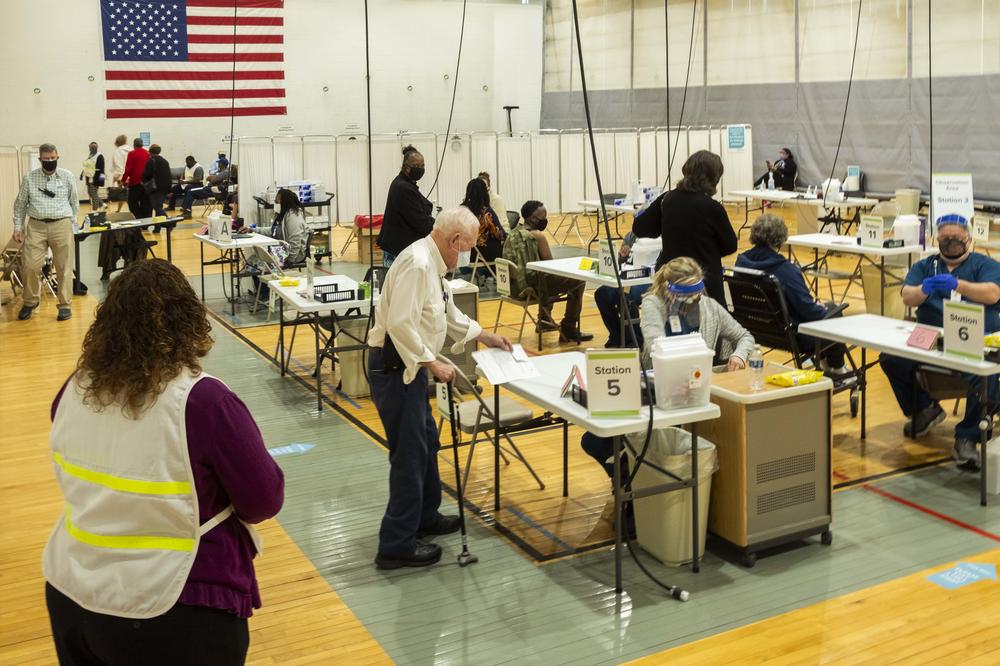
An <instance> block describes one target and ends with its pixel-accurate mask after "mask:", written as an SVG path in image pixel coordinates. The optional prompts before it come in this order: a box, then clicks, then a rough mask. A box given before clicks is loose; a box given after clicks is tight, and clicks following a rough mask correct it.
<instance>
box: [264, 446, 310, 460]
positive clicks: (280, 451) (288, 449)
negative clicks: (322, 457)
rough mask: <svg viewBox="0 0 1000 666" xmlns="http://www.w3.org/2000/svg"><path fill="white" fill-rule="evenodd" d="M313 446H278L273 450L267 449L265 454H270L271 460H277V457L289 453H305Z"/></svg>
mask: <svg viewBox="0 0 1000 666" xmlns="http://www.w3.org/2000/svg"><path fill="white" fill-rule="evenodd" d="M315 446H316V445H315V444H288V445H286V446H279V447H277V448H275V449H268V450H267V452H268V453H270V454H271V457H272V458H277V457H278V456H285V455H288V454H289V453H305V452H306V451H308V450H309V449H311V448H313V447H315Z"/></svg>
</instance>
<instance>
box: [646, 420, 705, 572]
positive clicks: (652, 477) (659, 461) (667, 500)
mask: <svg viewBox="0 0 1000 666" xmlns="http://www.w3.org/2000/svg"><path fill="white" fill-rule="evenodd" d="M645 438H646V433H645V432H642V433H636V434H633V435H628V440H629V442H630V443H631V444H632V447H633V448H635V451H636V453H639V452H641V451H642V444H643V442H644V441H645ZM646 460H647V461H649V462H652V463H654V464H656V465H658V466H659V467H662V468H664V469H666V470H669V471H670V472H671V473H673V474H676V475H677V476H678V477H680V478H682V479H690V478H691V433H689V432H687V431H686V430H681V429H680V428H664V429H662V430H654V431H653V434H652V439H651V440H650V442H649V449H648V450H647V451H646ZM629 466H630V469H634V468H635V467H634V466H635V461H634V458H633V455H632V452H631V451H629ZM717 469H718V456H717V454H716V450H715V444H713V443H712V442H710V441H708V440H707V439H705V438H703V437H699V438H698V479H699V485H698V555H699V556H701V555H703V554H704V553H705V533H706V532H707V530H708V504H709V502H708V500H709V496H710V494H711V492H712V475H713V474H714V473H715V471H716V470H717ZM670 481H674V479H672V478H670V477H669V476H666V475H665V474H663V473H662V472H660V471H659V470H655V469H653V468H652V467H650V466H649V465H642V466H640V467H639V471H638V473H637V474H636V475H635V480H634V481H632V489H633V490H641V489H643V488H649V487H652V486H656V485H660V484H663V483H669V482H670ZM691 494H692V493H691V489H690V488H685V489H683V490H675V491H673V492H669V493H661V494H659V495H653V496H650V497H643V498H641V499H638V500H636V501H635V534H636V540H637V541H638V542H639V545H640V546H642V548H643V550H645V551H646V552H648V553H649V554H650V555H652V556H654V557H655V558H656V559H658V560H660V561H661V562H663V563H664V564H667V565H670V566H680V565H682V564H686V563H688V562H690V561H691V550H692V548H691Z"/></svg>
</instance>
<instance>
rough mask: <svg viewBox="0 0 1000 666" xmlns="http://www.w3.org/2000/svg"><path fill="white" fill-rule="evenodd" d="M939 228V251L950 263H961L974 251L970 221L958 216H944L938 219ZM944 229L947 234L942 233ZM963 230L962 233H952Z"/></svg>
mask: <svg viewBox="0 0 1000 666" xmlns="http://www.w3.org/2000/svg"><path fill="white" fill-rule="evenodd" d="M936 226H937V228H938V237H937V242H938V251H940V253H941V256H942V257H944V258H945V259H948V260H949V261H959V260H961V259H963V258H964V257H966V256H967V255H968V254H969V253H970V252H971V251H972V239H971V238H969V221H968V220H966V219H965V218H964V217H963V216H961V215H957V214H954V213H952V214H950V215H942V216H941V217H939V218H938V219H937V224H936ZM944 227H950V228H948V229H947V233H942V231H944V229H943V228H944ZM959 228H961V229H962V231H961V232H958V233H952V230H953V229H954V230H957V229H959Z"/></svg>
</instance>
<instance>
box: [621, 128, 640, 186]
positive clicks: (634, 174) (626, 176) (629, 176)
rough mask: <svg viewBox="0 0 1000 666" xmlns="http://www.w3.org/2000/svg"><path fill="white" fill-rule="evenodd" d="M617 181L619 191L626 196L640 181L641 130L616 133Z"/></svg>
mask: <svg viewBox="0 0 1000 666" xmlns="http://www.w3.org/2000/svg"><path fill="white" fill-rule="evenodd" d="M615 180H616V181H617V182H618V191H619V192H625V193H626V194H631V192H630V191H629V190H630V189H631V187H632V183H633V181H636V180H639V130H634V129H633V130H629V131H627V132H615Z"/></svg>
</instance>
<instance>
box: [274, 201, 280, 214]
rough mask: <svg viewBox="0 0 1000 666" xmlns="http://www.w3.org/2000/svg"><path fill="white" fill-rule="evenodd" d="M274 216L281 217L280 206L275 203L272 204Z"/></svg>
mask: <svg viewBox="0 0 1000 666" xmlns="http://www.w3.org/2000/svg"><path fill="white" fill-rule="evenodd" d="M274 214H275V215H281V204H280V203H278V202H277V201H275V202H274Z"/></svg>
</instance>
